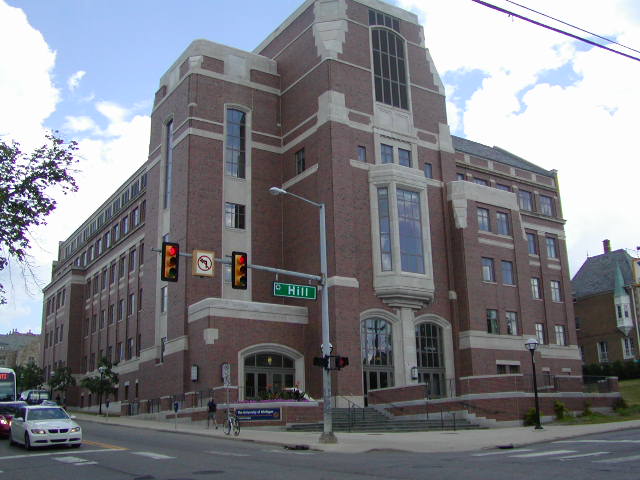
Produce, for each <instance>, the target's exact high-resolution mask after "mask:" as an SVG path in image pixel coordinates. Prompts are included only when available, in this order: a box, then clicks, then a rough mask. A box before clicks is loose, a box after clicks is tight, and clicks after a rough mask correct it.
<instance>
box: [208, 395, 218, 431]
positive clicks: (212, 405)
mask: <svg viewBox="0 0 640 480" xmlns="http://www.w3.org/2000/svg"><path fill="white" fill-rule="evenodd" d="M207 409H208V413H207V428H209V422H211V420H213V425H214V426H215V427H216V430H217V429H218V422H216V410H218V406H217V405H216V401H215V399H213V398H212V399H211V400H209V403H207Z"/></svg>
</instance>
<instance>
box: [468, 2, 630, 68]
mask: <svg viewBox="0 0 640 480" xmlns="http://www.w3.org/2000/svg"><path fill="white" fill-rule="evenodd" d="M471 1H472V2H475V3H479V4H480V5H483V6H485V7H489V8H492V9H494V10H497V11H499V12H502V13H506V14H507V15H510V16H512V17H516V18H519V19H521V20H524V21H525V22H529V23H533V24H534V25H537V26H539V27H542V28H546V29H547V30H552V31H554V32H556V33H560V34H562V35H566V36H567V37H571V38H575V39H576V40H580V41H581V42H584V43H588V44H589V45H593V46H594V47H599V48H602V49H604V50H607V51H609V52H611V53H617V54H618V55H622V56H623V57H627V58H630V59H631V60H636V61H637V62H640V58H638V57H634V56H633V55H628V54H626V53H623V52H620V51H618V50H614V49H613V48H609V47H607V46H605V45H602V44H600V43H597V42H594V41H592V40H589V39H587V38H584V37H579V36H578V35H574V34H573V33H569V32H566V31H564V30H560V29H559V28H556V27H552V26H551V25H546V24H544V23H541V22H538V21H536V20H533V19H531V18H528V17H525V16H523V15H518V14H517V13H514V12H511V11H509V10H506V9H504V8H502V7H498V6H497V5H492V4H490V3H487V2H483V1H482V0H471Z"/></svg>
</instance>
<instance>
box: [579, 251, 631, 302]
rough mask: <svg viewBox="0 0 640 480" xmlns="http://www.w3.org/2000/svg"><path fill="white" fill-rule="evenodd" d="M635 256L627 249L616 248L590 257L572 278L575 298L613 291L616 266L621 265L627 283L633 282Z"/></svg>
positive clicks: (623, 277) (624, 280)
mask: <svg viewBox="0 0 640 480" xmlns="http://www.w3.org/2000/svg"><path fill="white" fill-rule="evenodd" d="M632 262H633V258H632V257H631V255H629V254H628V253H627V252H626V251H625V250H614V251H613V252H609V253H603V254H601V255H596V256H595V257H589V258H587V260H586V261H585V262H584V263H583V264H582V266H581V267H580V270H578V273H576V274H575V275H574V277H573V279H572V280H571V286H572V287H573V292H574V295H575V298H577V299H580V298H582V297H588V296H590V295H596V294H599V293H606V292H613V290H614V288H615V283H616V280H615V279H616V266H619V267H620V272H621V273H622V280H623V282H624V284H625V285H629V284H630V283H632V282H633V272H632Z"/></svg>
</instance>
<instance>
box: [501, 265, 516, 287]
mask: <svg viewBox="0 0 640 480" xmlns="http://www.w3.org/2000/svg"><path fill="white" fill-rule="evenodd" d="M500 264H501V265H502V283H503V284H505V285H515V280H514V275H513V262H510V261H508V260H502V261H501V262H500Z"/></svg>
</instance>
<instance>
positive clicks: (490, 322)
mask: <svg viewBox="0 0 640 480" xmlns="http://www.w3.org/2000/svg"><path fill="white" fill-rule="evenodd" d="M487 333H491V334H493V335H499V334H500V324H499V323H498V311H497V310H495V309H493V308H488V309H487Z"/></svg>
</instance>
